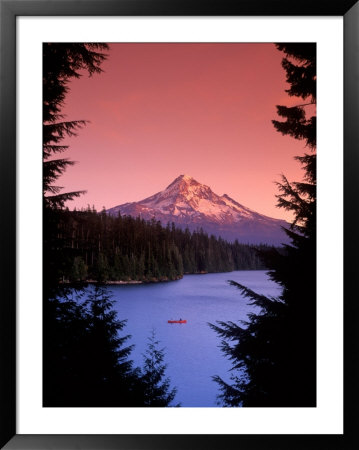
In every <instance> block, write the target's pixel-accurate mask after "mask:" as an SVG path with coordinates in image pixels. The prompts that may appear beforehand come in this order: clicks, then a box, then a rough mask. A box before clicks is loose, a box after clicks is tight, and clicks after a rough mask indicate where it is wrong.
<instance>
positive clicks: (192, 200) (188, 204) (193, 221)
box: [107, 175, 288, 245]
mask: <svg viewBox="0 0 359 450" xmlns="http://www.w3.org/2000/svg"><path fill="white" fill-rule="evenodd" d="M107 212H108V213H109V214H111V215H117V214H118V213H119V212H120V213H121V215H130V216H133V217H138V216H140V217H141V218H143V219H145V220H150V219H152V218H155V219H156V220H159V221H160V222H161V223H162V224H163V225H167V223H169V222H174V223H175V224H176V225H177V226H179V227H181V228H185V227H188V228H189V229H190V230H196V229H198V228H203V230H204V231H206V232H207V233H209V234H214V235H216V236H221V237H223V238H224V239H226V240H229V241H234V240H235V239H238V241H239V242H244V243H247V242H248V243H268V244H274V245H280V244H281V243H283V242H287V236H286V234H285V233H284V232H283V230H282V229H281V226H285V227H288V224H287V222H285V221H283V220H278V219H273V218H271V217H267V216H264V215H263V214H259V213H257V212H255V211H253V210H251V209H249V208H247V207H246V206H243V205H241V204H240V203H238V202H236V201H235V200H233V199H232V198H230V197H229V196H228V195H227V194H224V195H222V196H219V195H217V194H215V193H214V192H213V191H212V190H211V188H210V187H208V186H205V185H204V184H201V183H199V182H198V181H196V180H195V179H194V178H192V177H190V176H189V175H180V176H179V177H177V178H176V179H175V180H174V181H173V182H172V183H171V184H170V185H169V186H167V188H166V189H164V190H163V191H161V192H158V193H157V194H155V195H152V196H151V197H148V198H145V199H144V200H141V201H139V202H133V203H124V204H123V205H119V206H115V207H114V208H110V209H108V210H107Z"/></svg>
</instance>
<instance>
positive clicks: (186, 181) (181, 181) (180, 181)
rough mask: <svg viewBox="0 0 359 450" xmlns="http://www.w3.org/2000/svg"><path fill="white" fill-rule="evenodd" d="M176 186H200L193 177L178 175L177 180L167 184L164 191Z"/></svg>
mask: <svg viewBox="0 0 359 450" xmlns="http://www.w3.org/2000/svg"><path fill="white" fill-rule="evenodd" d="M178 184H186V185H188V184H200V183H198V181H196V180H195V179H194V178H193V177H191V176H190V175H186V174H185V175H180V176H178V177H177V178H175V179H174V180H173V181H172V183H171V184H169V185H168V186H167V188H166V189H168V188H170V187H172V186H174V185H178Z"/></svg>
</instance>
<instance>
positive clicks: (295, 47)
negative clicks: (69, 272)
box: [211, 43, 316, 407]
mask: <svg viewBox="0 0 359 450" xmlns="http://www.w3.org/2000/svg"><path fill="white" fill-rule="evenodd" d="M277 48H278V49H279V50H281V51H283V52H284V53H285V55H286V56H285V58H284V59H283V62H282V65H283V68H284V69H285V71H286V75H287V81H288V83H289V85H290V88H289V89H288V90H287V92H288V94H289V95H291V96H295V97H299V98H301V99H302V100H305V99H307V98H308V100H309V101H308V102H307V103H305V104H303V103H302V104H299V105H297V106H294V107H290V108H288V107H284V106H278V107H277V110H278V114H279V115H280V116H281V117H283V118H284V119H285V120H284V121H282V122H280V121H273V124H274V126H275V128H276V129H277V130H278V131H279V132H281V133H282V134H285V135H290V136H292V137H294V138H295V139H300V140H303V141H304V142H305V144H306V146H307V147H308V148H309V150H310V151H311V153H309V154H305V155H304V156H300V157H297V158H296V159H297V160H299V162H300V163H301V164H302V165H303V168H304V171H305V177H304V180H303V181H302V182H296V183H290V182H289V181H288V180H287V179H286V178H285V177H283V179H282V183H278V186H279V190H280V194H279V195H278V206H279V207H282V208H285V209H287V210H288V211H292V212H293V213H294V221H293V223H292V225H291V227H290V229H288V230H286V233H287V234H288V236H289V237H290V244H289V245H286V246H285V248H284V249H283V250H282V251H278V250H277V249H271V250H270V251H267V252H263V253H262V255H263V257H264V258H265V262H266V265H267V267H269V268H270V271H269V276H270V278H271V279H272V280H274V281H276V282H277V283H278V284H279V285H280V286H281V287H282V288H283V291H282V294H281V295H280V296H279V297H277V298H271V297H266V296H264V295H259V294H257V293H255V292H253V291H252V290H250V289H248V288H247V287H245V286H243V285H240V284H238V283H235V282H232V283H231V284H232V285H234V286H236V287H237V288H239V289H240V290H241V292H242V293H243V294H244V295H245V296H246V297H247V298H249V299H250V301H251V304H252V305H255V306H257V307H259V309H260V312H259V313H253V314H250V315H249V317H248V321H247V322H245V323H244V324H242V326H240V325H238V324H236V323H235V322H228V323H226V322H219V323H218V324H217V325H211V326H212V328H213V329H214V330H215V331H216V332H217V333H218V334H219V335H220V336H221V337H222V339H223V341H222V350H223V352H224V354H225V355H226V356H227V357H228V358H230V359H231V361H232V363H233V372H232V378H231V383H226V382H225V381H223V380H222V379H221V378H220V377H218V376H216V377H214V379H215V380H216V381H217V382H218V383H219V386H220V389H221V394H220V396H219V398H220V400H221V401H222V403H223V404H224V405H225V406H272V407H273V406H289V407H297V406H307V407H308V406H315V405H316V214H315V213H316V173H315V167H316V164H315V162H316V155H315V148H316V130H315V124H316V120H315V116H310V110H309V111H308V110H307V109H306V108H308V106H310V105H312V104H315V101H316V66H315V61H316V46H315V44H309V43H308V44H278V45H277Z"/></svg>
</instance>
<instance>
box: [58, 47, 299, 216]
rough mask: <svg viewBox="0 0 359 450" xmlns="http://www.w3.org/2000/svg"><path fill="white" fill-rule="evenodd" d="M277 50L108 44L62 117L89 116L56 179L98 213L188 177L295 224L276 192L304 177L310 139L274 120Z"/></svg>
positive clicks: (280, 74)
mask: <svg viewBox="0 0 359 450" xmlns="http://www.w3.org/2000/svg"><path fill="white" fill-rule="evenodd" d="M282 57H283V54H282V53H281V52H279V51H278V50H277V49H276V48H275V46H274V45H273V44H111V45H110V51H109V56H108V59H107V61H105V62H104V64H103V66H102V68H103V70H104V72H103V73H102V74H100V75H94V76H93V77H91V78H89V77H87V76H83V77H81V78H80V79H78V80H73V81H72V82H71V84H70V89H71V90H70V92H69V94H68V95H67V98H66V105H65V108H64V109H63V113H64V114H65V115H66V119H67V120H77V119H86V120H89V121H90V122H91V123H90V124H88V125H87V126H86V127H85V128H83V129H82V130H80V132H79V135H78V136H77V137H75V138H71V139H68V141H67V143H68V144H69V145H70V148H69V150H68V151H67V152H66V156H67V157H69V158H70V159H72V160H75V161H77V162H78V163H77V164H76V165H75V166H73V167H70V168H68V170H67V171H66V173H65V174H64V175H63V176H62V177H61V179H60V180H59V183H58V184H60V185H61V186H64V187H65V189H66V191H72V190H83V189H85V190H87V194H85V195H83V196H82V197H80V198H78V199H75V200H74V201H72V202H69V203H68V206H69V207H70V208H71V209H72V208H73V207H75V206H76V207H77V208H81V207H87V205H88V204H90V205H91V206H92V205H94V206H95V208H96V209H97V210H101V209H102V207H103V206H105V207H106V208H110V207H113V206H116V205H119V204H121V203H125V202H132V201H138V200H141V199H143V198H145V197H148V196H150V195H152V194H154V193H156V192H158V191H161V190H163V189H164V188H165V187H167V185H169V184H170V183H171V182H172V181H173V180H174V179H175V178H176V177H177V176H178V175H180V174H188V175H191V176H192V177H194V178H195V179H196V180H197V181H199V182H201V183H204V184H206V185H208V186H210V187H211V188H212V190H213V191H214V192H215V193H217V194H219V195H222V194H225V193H226V194H228V195H229V196H230V197H232V198H233V199H234V200H236V201H238V202H240V203H242V204H243V205H245V206H247V207H249V208H251V209H254V210H256V211H258V212H260V213H262V214H266V215H269V216H271V217H276V218H284V219H287V220H288V219H290V215H288V213H286V212H285V211H284V210H282V209H279V208H277V207H276V206H275V205H276V198H275V195H276V194H277V193H278V189H277V187H276V186H275V184H274V181H279V179H280V174H281V173H284V174H285V175H286V176H287V177H288V178H289V179H290V180H296V181H298V180H300V179H301V178H302V170H301V169H300V166H299V164H298V162H296V161H294V159H293V157H294V156H295V155H301V154H303V153H304V152H305V151H306V149H305V148H304V143H303V142H301V141H296V140H295V139H293V138H290V137H287V136H282V135H281V134H280V133H278V132H277V131H276V130H275V129H274V127H273V125H272V123H271V120H272V119H276V118H277V117H276V108H275V105H277V104H285V105H292V104H298V103H301V101H300V100H299V101H298V99H292V98H289V97H288V96H287V94H286V93H285V92H284V90H285V89H286V88H287V87H288V86H287V85H286V82H285V72H284V70H283V69H282V67H281V59H282Z"/></svg>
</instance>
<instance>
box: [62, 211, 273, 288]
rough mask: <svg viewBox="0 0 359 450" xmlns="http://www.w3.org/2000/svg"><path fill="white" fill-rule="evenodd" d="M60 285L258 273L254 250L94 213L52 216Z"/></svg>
mask: <svg viewBox="0 0 359 450" xmlns="http://www.w3.org/2000/svg"><path fill="white" fill-rule="evenodd" d="M57 215H58V217H57V220H56V222H57V225H56V227H57V233H58V239H60V240H61V241H62V252H63V254H62V260H63V262H62V268H63V269H62V273H61V275H62V279H63V280H66V281H72V282H74V281H85V280H97V281H109V280H113V281H120V280H123V281H129V280H138V281H162V280H175V279H178V278H180V277H182V276H183V274H186V273H191V274H193V273H206V272H229V271H232V270H249V269H264V268H265V267H264V265H263V263H262V261H261V259H260V257H259V256H258V249H263V248H264V246H263V245H262V246H254V245H246V244H240V243H239V242H237V241H236V242H234V243H229V242H226V241H225V240H223V239H222V238H220V237H218V238H217V237H215V236H213V235H211V236H208V234H207V233H205V232H204V231H203V230H201V229H200V230H198V231H194V232H190V231H189V230H188V229H186V230H182V229H179V228H176V227H175V225H174V224H171V225H170V224H168V225H167V226H166V227H163V226H162V225H161V223H160V222H159V221H156V220H155V219H152V220H151V221H146V220H144V219H140V218H133V217H130V216H121V215H118V216H117V217H114V216H109V215H108V214H106V212H105V211H103V212H101V213H97V212H96V211H95V210H93V209H92V210H91V209H90V208H89V209H88V210H81V211H76V210H74V211H69V210H63V211H58V212H57Z"/></svg>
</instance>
